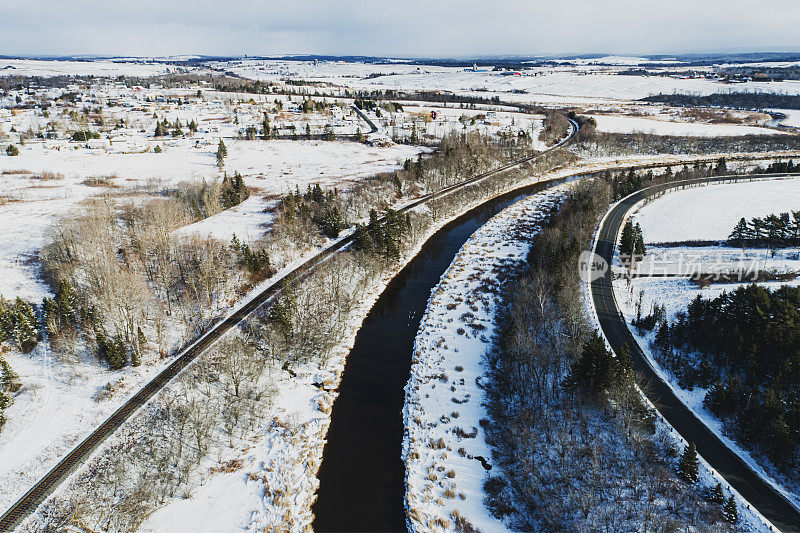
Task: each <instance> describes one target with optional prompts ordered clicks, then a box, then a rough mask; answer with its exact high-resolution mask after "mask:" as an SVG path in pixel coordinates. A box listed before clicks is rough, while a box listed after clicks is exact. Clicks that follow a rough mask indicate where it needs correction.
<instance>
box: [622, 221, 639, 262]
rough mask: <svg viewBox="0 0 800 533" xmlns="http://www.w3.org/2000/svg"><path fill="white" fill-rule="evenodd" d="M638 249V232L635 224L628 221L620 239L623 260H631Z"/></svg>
mask: <svg viewBox="0 0 800 533" xmlns="http://www.w3.org/2000/svg"><path fill="white" fill-rule="evenodd" d="M635 247H636V231H635V230H634V228H633V223H632V222H631V221H630V220H628V221H627V222H625V225H624V226H623V227H622V235H621V236H620V238H619V253H620V255H621V256H622V258H621V259H623V260H630V258H631V256H632V255H633V252H634V248H635Z"/></svg>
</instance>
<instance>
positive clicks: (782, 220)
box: [727, 210, 800, 250]
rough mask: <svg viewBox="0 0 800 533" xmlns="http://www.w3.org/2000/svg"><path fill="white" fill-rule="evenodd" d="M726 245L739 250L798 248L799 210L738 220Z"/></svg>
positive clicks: (799, 236) (799, 232)
mask: <svg viewBox="0 0 800 533" xmlns="http://www.w3.org/2000/svg"><path fill="white" fill-rule="evenodd" d="M727 244H728V245H729V246H737V247H739V248H745V247H750V248H760V247H764V248H768V249H770V250H774V249H776V248H787V247H790V246H800V210H797V211H792V212H791V213H789V212H786V213H780V214H777V215H776V214H772V215H768V216H766V217H754V218H752V219H750V220H747V219H745V218H741V219H739V222H737V223H736V226H734V228H733V231H731V234H730V235H729V236H728V240H727Z"/></svg>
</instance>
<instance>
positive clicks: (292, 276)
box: [0, 120, 769, 531]
mask: <svg viewBox="0 0 800 533" xmlns="http://www.w3.org/2000/svg"><path fill="white" fill-rule="evenodd" d="M570 124H571V125H572V129H571V131H570V133H569V135H568V136H567V137H566V138H564V139H562V140H561V141H560V142H559V143H558V144H556V145H555V146H553V147H552V148H549V149H548V150H545V151H544V152H540V153H537V154H533V155H531V156H528V157H524V158H522V159H519V160H517V161H514V162H511V163H508V164H505V165H502V166H500V167H497V168H495V169H493V170H490V171H487V172H483V173H481V174H478V175H476V176H473V177H472V178H469V179H467V180H464V181H461V182H459V183H456V184H454V185H450V186H447V187H444V188H442V189H440V190H439V191H436V192H434V193H430V194H427V195H425V196H422V197H420V198H418V199H417V200H414V201H413V202H411V203H409V204H406V205H405V206H403V207H401V208H399V209H398V211H399V212H401V213H402V212H407V211H409V210H411V209H414V208H415V207H417V206H419V205H422V204H424V203H427V202H430V201H432V200H435V199H438V198H441V197H444V196H446V195H448V194H450V193H453V192H455V191H457V190H460V189H462V188H464V187H467V186H469V185H472V184H475V183H477V182H480V181H481V180H484V179H486V178H489V177H492V176H495V175H497V174H501V173H503V172H505V171H507V170H510V169H512V168H515V167H518V166H520V165H523V164H525V163H528V162H531V161H534V160H536V159H538V158H540V157H542V156H544V155H545V154H547V153H549V152H551V151H553V150H556V149H558V148H562V147H564V146H566V145H567V144H569V143H571V142H572V141H573V140H574V138H575V134H576V133H577V131H578V128H579V126H578V124H577V123H576V122H575V121H572V120H570ZM714 159H715V158H713V157H709V158H708V161H713V160H714ZM756 159H759V158H756ZM760 159H769V157H761V158H760ZM703 161H705V160H703ZM690 162H694V160H691V161H690ZM706 162H707V161H706ZM681 164H683V162H682V161H678V162H669V163H661V164H658V163H648V164H644V165H635V164H633V165H632V164H626V165H620V166H619V168H618V170H619V169H629V168H639V167H642V168H654V167H659V166H660V167H666V166H677V165H681ZM582 174H587V175H588V174H592V171H586V170H582V171H576V172H575V175H582ZM352 241H353V237H352V236H348V237H345V238H343V239H341V240H339V241H337V242H335V243H333V244H331V245H330V246H328V247H327V248H325V249H324V250H322V251H321V252H320V253H318V254H317V255H315V256H314V257H312V258H310V259H308V260H307V261H306V262H305V263H303V264H302V265H300V266H299V267H297V268H296V269H295V270H293V271H292V272H290V273H289V274H287V275H286V276H285V277H283V278H281V279H280V280H276V281H275V283H273V284H272V285H270V286H269V287H267V288H266V289H264V290H263V291H262V292H260V293H259V294H257V295H256V296H254V297H253V298H252V299H251V300H249V301H248V302H246V303H244V304H243V305H242V306H241V307H240V308H238V309H237V310H235V311H234V312H233V313H231V314H230V315H229V316H227V317H226V318H224V319H223V320H221V321H220V322H217V323H216V324H215V325H213V326H212V327H211V329H210V330H209V331H207V332H206V333H204V334H203V335H202V336H200V337H199V338H198V339H197V340H195V341H194V342H193V343H191V344H190V345H189V346H187V347H186V348H185V349H184V350H183V351H182V352H181V353H180V355H179V356H178V357H177V358H176V359H175V360H174V361H173V362H172V363H170V364H169V366H167V367H166V368H165V369H164V370H162V371H161V373H159V374H158V375H157V376H156V377H155V378H153V379H152V380H151V381H150V382H148V383H147V384H146V385H144V386H143V387H142V388H141V389H140V390H139V391H137V393H136V394H134V395H133V396H132V397H131V398H130V399H129V400H127V401H126V402H125V403H124V404H123V405H122V406H120V408H119V409H117V410H116V411H115V412H114V413H113V414H111V415H110V416H109V417H108V418H106V420H105V421H104V422H103V423H102V424H100V426H98V427H97V428H96V429H95V430H94V431H92V433H91V434H89V436H87V437H86V438H85V439H84V440H83V441H81V442H80V443H79V444H78V445H77V446H76V447H75V448H73V449H72V450H71V451H70V452H69V453H68V454H67V455H66V456H65V457H64V458H62V459H61V460H60V461H59V462H58V463H57V464H56V466H55V467H53V468H52V469H51V470H50V471H48V472H47V473H46V474H45V475H44V476H43V477H42V478H41V479H40V480H39V481H38V482H37V483H36V484H35V485H33V487H31V488H30V489H29V490H28V491H27V492H26V493H25V494H24V495H23V496H22V497H21V498H20V499H19V500H17V501H16V502H15V503H14V504H13V505H12V506H11V507H10V508H9V509H8V510H7V511H6V512H5V513H3V515H2V516H0V531H10V530H12V529H13V528H15V527H16V526H17V525H19V524H20V522H21V521H22V520H24V519H25V518H26V517H27V516H28V515H29V514H30V513H32V512H33V511H34V510H35V509H36V508H37V507H38V506H39V505H41V504H42V502H44V500H45V499H47V497H48V496H49V495H50V494H52V492H53V491H54V490H55V489H56V488H57V487H58V486H59V485H60V484H61V483H62V482H63V481H64V480H65V479H66V478H67V477H68V476H69V475H70V474H71V473H72V472H74V471H75V470H76V469H77V468H78V467H79V466H80V465H82V464H83V463H84V462H86V460H87V459H88V458H89V457H90V456H91V454H92V453H93V452H94V451H95V450H96V449H97V448H98V447H99V446H100V445H101V444H102V443H103V442H104V441H105V440H106V439H107V438H108V437H109V436H111V435H112V434H113V433H114V432H115V431H116V430H117V429H118V428H119V427H120V426H121V425H122V424H123V423H125V421H127V420H128V419H129V418H130V417H131V416H132V415H133V414H134V413H135V412H136V411H137V410H138V409H139V408H140V407H142V406H143V405H144V404H145V403H147V402H148V401H149V400H150V399H151V398H152V397H153V396H154V395H155V394H156V393H157V392H158V391H160V390H161V389H163V388H164V386H166V385H167V384H168V383H169V382H170V381H172V380H173V379H174V378H175V377H176V376H177V375H178V374H180V372H182V371H183V370H184V369H185V368H186V367H188V366H189V365H190V364H191V363H192V362H193V361H194V360H196V359H197V357H199V356H200V355H201V354H202V353H203V352H205V350H207V349H208V348H210V347H211V346H212V345H213V344H214V343H215V342H216V341H217V340H219V339H220V338H221V337H222V336H223V335H225V334H226V333H227V332H228V331H230V330H231V329H233V328H234V327H235V326H236V325H238V324H239V323H240V322H241V321H242V319H244V318H245V317H247V316H249V315H250V314H251V313H253V312H254V311H256V310H257V309H259V308H260V307H262V306H263V305H265V304H267V303H269V302H271V301H273V300H274V299H275V298H277V297H278V296H280V294H281V291H282V290H283V288H284V287H285V286H286V285H287V284H290V283H293V282H296V281H300V280H302V279H304V278H305V277H307V276H308V275H309V274H310V273H311V272H312V271H313V269H314V268H315V267H316V266H317V265H319V264H320V263H322V262H324V261H326V260H327V259H328V258H329V257H330V256H331V255H333V254H334V253H337V252H338V251H340V250H342V249H344V248H346V247H347V246H349V245H350V244H351V243H352Z"/></svg>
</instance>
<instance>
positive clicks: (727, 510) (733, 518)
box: [722, 494, 739, 524]
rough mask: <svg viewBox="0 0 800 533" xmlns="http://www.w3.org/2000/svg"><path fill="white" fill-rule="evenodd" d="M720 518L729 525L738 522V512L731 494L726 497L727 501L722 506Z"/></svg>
mask: <svg viewBox="0 0 800 533" xmlns="http://www.w3.org/2000/svg"><path fill="white" fill-rule="evenodd" d="M722 516H724V517H725V520H726V521H727V522H730V523H731V524H735V523H736V522H738V521H739V510H738V509H737V508H736V500H734V499H733V494H731V495H730V496H729V497H728V501H727V502H725V505H723V506H722Z"/></svg>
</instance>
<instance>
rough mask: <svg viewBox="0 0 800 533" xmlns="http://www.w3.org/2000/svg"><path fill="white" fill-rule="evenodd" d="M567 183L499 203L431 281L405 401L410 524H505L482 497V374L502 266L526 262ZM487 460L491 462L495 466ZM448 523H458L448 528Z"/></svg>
mask: <svg viewBox="0 0 800 533" xmlns="http://www.w3.org/2000/svg"><path fill="white" fill-rule="evenodd" d="M568 187H569V185H562V186H559V187H556V188H554V189H551V190H548V191H545V192H542V193H538V194H535V195H532V196H530V197H528V198H526V199H524V200H521V201H519V202H517V203H516V204H514V205H513V206H511V207H509V208H507V209H505V210H503V211H502V212H501V213H500V214H498V215H496V216H495V217H494V218H492V219H491V220H490V221H489V222H487V223H486V224H484V225H483V226H482V227H481V228H480V229H479V230H478V231H476V232H475V234H473V235H472V237H470V239H469V240H468V241H467V242H466V243H465V244H464V245H463V246H462V248H461V250H460V251H459V253H458V255H457V256H456V258H455V259H454V260H453V262H452V263H451V265H450V266H449V267H448V269H447V271H446V272H445V273H444V274H443V275H442V279H441V281H440V282H439V284H438V285H437V286H436V287H435V288H434V289H433V291H432V294H431V297H430V299H429V301H428V306H427V309H426V311H425V315H424V316H423V318H422V322H421V324H420V329H419V332H418V333H417V338H416V340H415V345H414V353H413V355H412V361H411V375H410V378H409V381H408V384H407V385H406V401H405V407H404V409H403V418H404V421H405V426H406V432H405V437H404V441H403V451H404V458H405V462H406V508H407V511H408V514H409V519H410V521H411V526H412V530H413V531H420V532H423V531H434V530H436V531H438V530H441V529H442V528H441V527H437V520H439V522H438V524H441V523H442V522H441V521H442V520H444V521H448V522H449V523H451V524H452V522H453V517H454V516H458V515H460V516H461V517H464V518H466V519H467V520H468V521H469V522H470V523H471V524H472V525H473V526H475V527H476V528H478V529H479V530H480V531H484V532H490V531H506V530H507V527H506V525H505V524H504V523H503V522H501V521H499V520H497V519H496V518H494V517H493V516H492V515H491V514H490V513H489V511H488V510H487V509H486V508H485V506H484V504H483V498H484V496H485V494H484V491H483V483H484V481H485V480H486V475H487V470H486V469H485V468H484V466H482V465H483V462H484V461H486V464H487V465H489V464H490V461H491V456H492V453H491V449H490V448H489V446H488V444H487V443H486V440H485V435H484V430H483V427H482V426H481V424H480V420H481V419H482V418H485V417H486V412H485V409H484V408H483V405H482V401H483V391H482V389H481V387H480V385H479V384H480V380H481V379H482V377H483V376H484V374H485V371H484V369H483V366H482V359H483V354H484V352H485V351H486V349H487V348H489V347H490V339H491V338H492V336H493V334H494V331H495V327H496V323H495V319H496V317H495V315H496V311H497V306H498V304H499V303H500V298H501V291H500V290H499V289H500V284H499V283H498V280H497V276H498V272H500V271H502V270H505V269H510V268H515V267H518V266H519V265H520V263H521V262H522V261H524V259H525V257H526V255H527V251H528V248H529V242H530V241H529V239H530V237H531V236H532V234H534V233H535V231H534V230H533V229H532V227H531V226H532V223H533V222H535V221H537V220H539V219H541V218H542V217H544V216H545V214H546V213H547V210H548V208H549V207H551V206H553V205H554V203H556V202H557V201H558V200H559V198H561V197H562V196H563V194H564V193H565V191H566V190H567V188H568ZM489 468H491V466H489ZM444 529H452V528H444Z"/></svg>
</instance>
